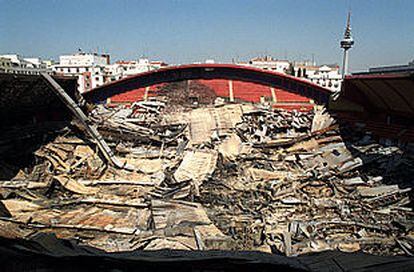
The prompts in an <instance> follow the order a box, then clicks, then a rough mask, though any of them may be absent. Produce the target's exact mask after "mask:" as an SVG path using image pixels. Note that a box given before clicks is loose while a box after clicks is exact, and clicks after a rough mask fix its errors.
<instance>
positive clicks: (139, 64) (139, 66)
mask: <svg viewBox="0 0 414 272" xmlns="http://www.w3.org/2000/svg"><path fill="white" fill-rule="evenodd" d="M165 66H167V64H166V63H164V62H162V61H150V60H148V59H145V58H140V59H138V60H133V61H118V62H116V63H114V64H110V65H106V66H105V74H106V79H105V83H107V82H111V81H115V80H119V79H121V78H125V77H129V76H133V75H136V74H140V73H144V72H149V71H153V70H157V69H160V68H162V67H165Z"/></svg>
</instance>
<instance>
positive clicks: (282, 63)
mask: <svg viewBox="0 0 414 272" xmlns="http://www.w3.org/2000/svg"><path fill="white" fill-rule="evenodd" d="M238 64H240V65H246V66H250V67H255V68H259V69H263V70H268V71H274V72H279V73H287V72H288V71H289V69H290V62H289V61H287V60H278V59H274V58H272V57H271V56H265V57H257V58H253V59H251V60H250V61H248V62H241V63H238Z"/></svg>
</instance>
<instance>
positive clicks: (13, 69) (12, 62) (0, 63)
mask: <svg viewBox="0 0 414 272" xmlns="http://www.w3.org/2000/svg"><path fill="white" fill-rule="evenodd" d="M0 72H4V73H12V74H25V75H38V74H40V73H49V74H51V73H52V69H50V67H48V66H47V63H46V62H45V61H43V60H41V59H40V58H24V57H22V56H20V55H18V54H7V55H0Z"/></svg>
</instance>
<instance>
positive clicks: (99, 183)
mask: <svg viewBox="0 0 414 272" xmlns="http://www.w3.org/2000/svg"><path fill="white" fill-rule="evenodd" d="M168 106H169V105H168V103H166V102H165V101H164V102H163V101H157V100H154V101H147V102H145V101H144V102H137V103H134V104H133V105H131V106H130V107H124V106H119V107H105V106H104V105H97V106H96V107H95V109H94V110H92V111H91V112H90V114H89V116H88V123H89V125H91V126H93V127H94V128H96V130H97V131H98V132H99V133H100V135H102V137H103V139H104V140H105V141H106V143H107V145H108V147H109V148H111V150H112V151H113V152H114V154H115V156H116V157H117V160H119V161H120V162H122V164H123V165H130V166H132V168H131V169H132V170H131V169H124V168H119V167H116V166H113V165H111V164H109V163H108V161H107V160H105V157H104V156H102V155H103V154H101V151H100V149H99V148H97V145H96V141H95V140H94V139H93V138H92V137H90V136H89V135H88V134H84V133H83V132H82V131H83V128H82V126H80V125H79V124H78V122H73V124H72V125H71V127H69V128H68V129H66V130H64V132H62V133H61V135H59V136H58V137H56V138H55V139H54V140H53V141H51V142H45V143H44V144H43V145H42V146H40V147H39V148H38V149H37V150H36V152H35V159H34V160H33V161H32V163H31V165H30V167H26V168H22V169H18V170H19V171H18V172H17V174H16V175H15V176H14V177H13V178H11V179H9V180H4V181H2V182H0V199H1V200H0V203H1V205H0V215H1V217H0V236H1V237H5V238H23V239H31V237H32V236H33V235H34V234H35V233H55V234H56V236H57V237H58V238H62V239H74V240H76V241H77V242H78V244H80V245H88V246H92V247H95V248H98V249H102V250H105V251H107V252H120V251H131V250H157V249H181V250H210V249H223V250H257V251H264V252H272V253H277V254H283V255H286V256H297V255H301V254H305V253H311V252H320V251H324V250H340V251H344V252H356V251H363V252H366V253H373V254H377V255H412V254H413V253H414V250H413V247H414V230H413V226H414V224H413V222H414V220H413V219H414V218H413V215H414V214H413V211H412V191H411V187H412V175H413V169H414V168H413V164H414V146H413V145H412V144H405V145H396V144H393V143H392V142H389V141H387V142H386V143H382V142H379V141H377V140H375V139H373V138H372V137H371V136H370V135H369V134H367V133H364V132H362V131H356V130H347V129H346V127H344V126H341V125H340V124H336V123H335V121H334V119H333V117H331V116H330V115H329V113H327V112H326V111H325V109H324V108H319V107H316V108H315V110H314V112H312V113H301V112H296V111H292V112H287V111H279V110H275V109H268V108H260V107H257V106H254V105H251V104H227V105H221V106H216V107H215V106H213V105H207V106H203V107H199V108H195V109H193V108H186V109H179V108H177V110H176V111H173V112H171V111H169V110H167V109H166V108H168ZM94 141H95V142H94Z"/></svg>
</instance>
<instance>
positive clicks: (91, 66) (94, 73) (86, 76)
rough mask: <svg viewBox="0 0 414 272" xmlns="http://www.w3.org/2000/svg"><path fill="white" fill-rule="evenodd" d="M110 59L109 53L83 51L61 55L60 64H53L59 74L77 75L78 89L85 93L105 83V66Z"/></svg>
mask: <svg viewBox="0 0 414 272" xmlns="http://www.w3.org/2000/svg"><path fill="white" fill-rule="evenodd" d="M109 62H110V59H109V55H107V54H97V53H83V52H79V53H76V54H73V55H64V56H60V57H59V64H56V65H53V71H54V72H55V73H56V74H57V75H64V76H77V77H78V90H79V92H81V93H83V92H85V91H88V90H90V89H93V88H96V87H98V86H101V85H103V84H104V83H105V76H106V74H105V67H106V66H107V65H109Z"/></svg>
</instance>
